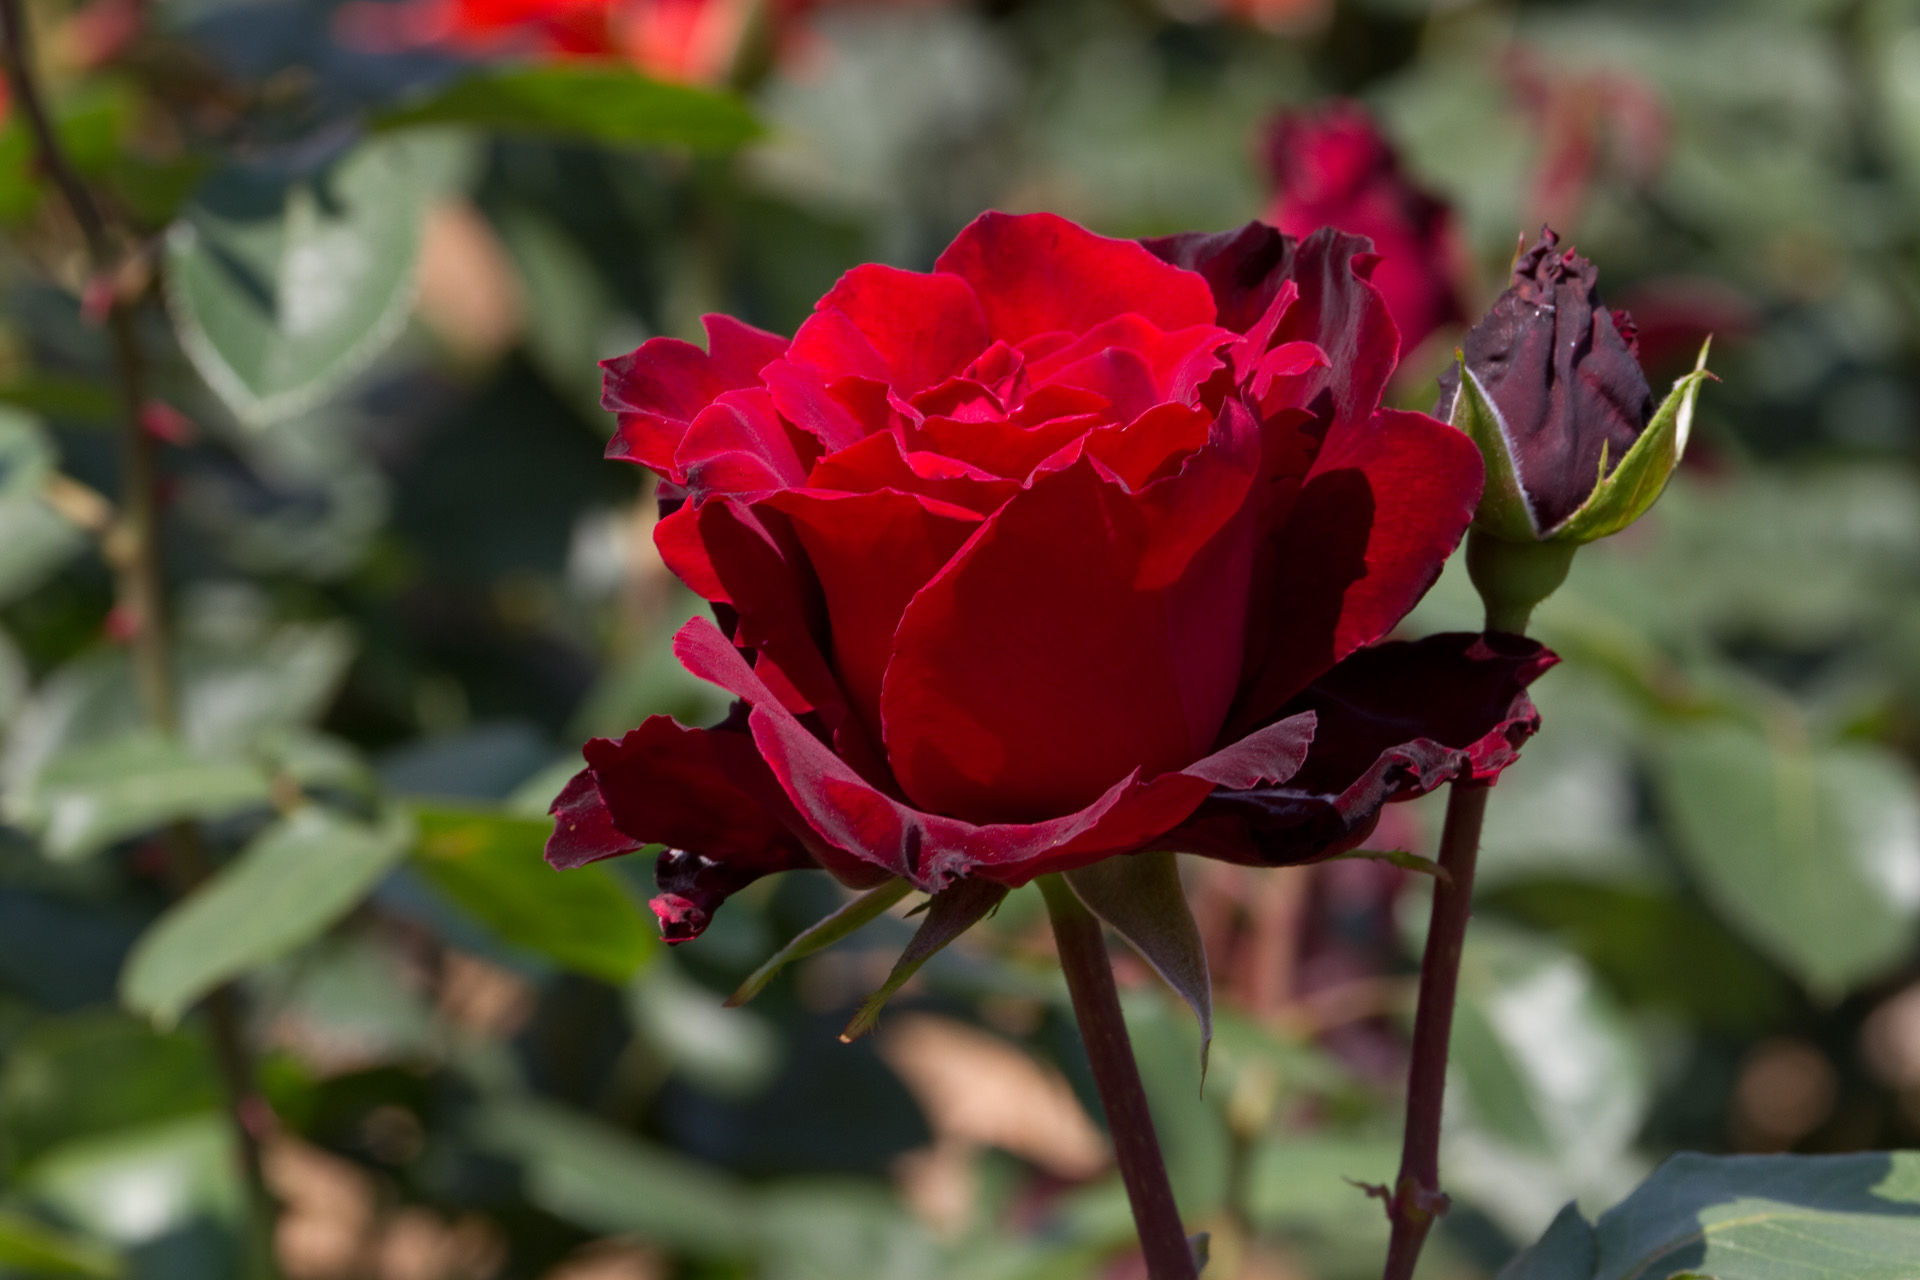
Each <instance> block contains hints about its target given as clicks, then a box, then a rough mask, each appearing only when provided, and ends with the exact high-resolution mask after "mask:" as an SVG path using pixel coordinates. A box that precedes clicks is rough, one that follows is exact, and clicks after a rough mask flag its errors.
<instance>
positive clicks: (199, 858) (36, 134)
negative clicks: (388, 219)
mask: <svg viewBox="0 0 1920 1280" xmlns="http://www.w3.org/2000/svg"><path fill="white" fill-rule="evenodd" d="M0 41H4V43H3V44H0V69H4V72H5V76H6V83H7V89H8V92H9V96H10V99H11V101H12V103H13V105H14V108H15V109H16V110H18V111H19V112H20V114H21V116H22V118H23V119H24V120H25V121H26V127H27V132H28V135H29V136H30V138H31V139H32V145H33V153H34V161H35V164H36V165H37V166H38V168H39V170H40V172H41V173H43V174H44V175H45V176H46V177H47V179H48V180H49V181H50V182H52V183H53V185H54V187H55V189H56V190H57V191H58V192H59V193H60V197H61V199H62V201H63V202H64V203H65V204H66V206H67V209H68V211H69V212H70V213H71V214H72V216H73V220H74V222H75V224H76V225H78V226H79V228H80V233H81V235H82V236H83V237H84V238H85V240H86V246H87V259H88V267H89V269H90V270H91V272H92V274H93V277H94V278H95V279H96V280H100V279H107V278H110V277H111V276H112V274H113V273H114V270H115V268H116V265H117V264H116V261H115V252H116V251H115V247H114V240H113V236H112V234H111V231H110V228H109V226H108V223H107V219H106V216H105V215H104V214H103V213H102V211H101V208H100V205H99V204H98V202H96V201H95V200H94V198H93V193H92V192H91V191H90V190H88V188H87V186H86V184H85V183H84V182H82V181H81V180H80V178H79V176H78V174H76V173H75V172H74V169H73V166H72V165H71V164H70V163H68V160H67V157H66V153H65V152H64V151H63V150H62V148H61V145H60V139H59V137H58V135H57V134H56V133H55V132H54V129H53V124H52V121H51V118H50V117H49V116H48V114H47V109H46V103H45V100H44V98H43V97H42V95H41V93H40V86H39V82H38V79H37V77H36V76H35V74H34V64H33V51H32V45H31V34H30V32H29V29H28V25H27V15H26V13H25V11H24V9H23V7H22V4H21V0H0ZM106 327H107V333H108V338H109V341H110V343H111V346H112V350H113V368H114V381H115V386H116V388H117V389H118V392H119V399H120V410H121V477H120V482H121V490H122V492H121V501H120V512H119V519H118V521H117V522H115V523H114V525H113V526H112V527H111V528H109V529H108V530H107V531H106V533H105V536H104V539H103V552H104V554H105V556H106V558H107V560H108V563H109V564H111V565H112V567H113V569H114V573H115V577H116V582H117V587H118V595H119V604H120V608H121V609H122V610H123V611H124V613H125V616H126V620H127V622H128V623H129V624H130V628H131V631H132V645H131V647H132V654H133V666H134V675H135V680H136V683H137V685H138V688H139V693H140V700H141V705H142V707H143V709H144V710H145V712H146V716H147V719H148V721H149V722H150V723H151V724H152V725H153V726H154V728H156V729H158V730H160V731H161V732H162V733H165V734H168V735H170V736H171V735H174V734H177V733H178V732H179V728H180V723H179V721H180V714H179V698H178V692H177V690H176V688H175V685H174V675H173V642H172V635H171V633H170V629H169V627H168V622H167V616H166V608H165V577H164V574H163V572H162V567H161V563H160V483H159V480H160V469H159V460H158V458H157V457H156V443H155V440H154V438H153V435H152V433H151V432H149V431H148V430H147V429H146V426H145V424H144V423H143V421H142V410H143V407H144V405H145V400H146V391H145V361H144V360H143V359H142V357H141V352H140V343H139V336H138V334H137V333H136V332H135V328H134V317H133V314H132V311H131V310H130V308H129V307H128V305H127V303H126V300H125V299H123V298H121V297H119V296H118V294H117V293H116V294H115V295H114V296H113V297H112V301H111V304H110V306H109V307H108V310H107V315H106ZM168 842H169V845H170V852H171V861H172V865H173V873H174V884H175V890H176V892H177V893H179V894H180V896H182V897H184V896H186V895H187V894H189V893H192V892H193V891H194V890H195V889H197V888H198V887H199V886H200V884H201V883H203V882H204V881H205V880H206V878H207V876H208V874H209V863H208V859H207V856H206V851H205V849H204V847H203V845H202V842H201V836H200V831H199V828H198V827H197V826H196V825H195V824H193V823H191V822H179V823H175V824H174V825H173V826H172V827H171V828H170V829H169V831H168ZM206 1016H207V1026H208V1035H209V1038H210V1040H211V1042H212V1050H213V1057H214V1062H215V1066H216V1069H217V1070H218V1072H219V1074H220V1077H221V1083H222V1085H223V1087H224V1089H225V1092H226V1095H227V1103H228V1106H227V1111H228V1115H229V1118H230V1120H231V1124H232V1128H233V1134H234V1140H235V1145H236V1148H237V1150H238V1153H239V1156H240V1161H241V1166H242V1168H241V1172H242V1175H243V1176H244V1178H245V1183H246V1188H247V1192H248V1196H249V1199H250V1201H251V1204H252V1208H253V1213H252V1214H251V1221H250V1224H249V1225H250V1234H251V1238H250V1239H249V1240H248V1242H247V1252H248V1255H249V1258H248V1263H249V1269H250V1271H251V1273H252V1274H254V1275H256V1276H260V1277H265V1278H271V1277H273V1276H275V1275H277V1274H278V1268H277V1267H276V1265H275V1262H274V1256H273V1237H274V1223H275V1216H276V1210H275V1205H274V1201H273V1196H272V1193H271V1191H270V1190H269V1189H268V1187H267V1183H266V1177H265V1172H264V1169H263V1166H262V1162H261V1152H260V1137H259V1133H258V1132H257V1130H258V1129H259V1128H260V1124H259V1123H258V1122H259V1119H260V1117H261V1116H262V1115H263V1114H264V1104H263V1102H262V1100H261V1097H260V1093H259V1089H258V1087H257V1084H256V1072H255V1070H254V1064H253V1060H252V1056H251V1054H250V1053H249V1052H248V1048H247V1044H246V1037H245V1035H244V1033H243V1030H242V1017H241V1013H240V1000H239V993H238V992H237V991H236V990H235V989H234V988H233V987H232V986H231V985H230V984H229V985H227V986H223V987H221V988H219V989H218V990H216V991H215V992H214V993H213V994H212V995H211V996H209V997H208V999H207V1002H206Z"/></svg>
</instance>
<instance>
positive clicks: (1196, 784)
mask: <svg viewBox="0 0 1920 1280" xmlns="http://www.w3.org/2000/svg"><path fill="white" fill-rule="evenodd" d="M674 650H675V652H676V653H678V654H679V655H680V658H681V661H682V662H684V663H685V664H686V666H687V669H688V670H689V671H692V672H694V673H695V674H697V675H700V676H702V677H704V678H705V679H708V680H711V681H713V682H714V683H716V684H718V685H720V686H721V687H722V688H725V689H729V690H732V691H733V692H735V693H736V694H738V695H739V696H740V697H742V698H743V699H745V700H746V701H747V702H750V703H752V704H753V706H754V710H753V712H752V715H751V716H750V718H749V724H750V725H751V728H752V731H753V736H754V741H755V743H756V744H757V746H758V748H759V750H760V753H761V758H762V759H763V760H764V761H765V762H766V764H767V766H768V768H769V769H770V771H771V773H772V775H773V777H774V778H775V779H776V780H777V781H778V782H779V784H780V785H781V786H782V788H784V790H785V793H786V795H787V797H788V799H789V800H790V801H791V802H792V803H793V804H794V806H795V807H796V809H797V811H798V812H799V813H800V815H802V817H803V818H804V819H805V821H806V822H807V823H808V824H809V826H810V827H811V829H812V832H813V834H814V835H815V837H816V838H817V839H818V841H819V842H820V843H819V846H817V847H816V848H815V850H814V852H815V856H816V857H817V858H818V859H819V860H820V861H821V862H823V863H825V864H826V865H828V866H829V867H830V868H831V869H833V870H835V872H836V874H839V875H841V876H842V878H843V879H849V880H852V879H853V878H854V874H855V873H853V872H850V871H848V870H847V869H846V867H845V866H842V865H840V864H839V863H837V862H836V861H835V859H845V860H848V861H849V862H851V863H852V864H853V865H854V866H855V867H859V866H861V865H862V864H864V867H865V868H869V869H871V870H870V871H869V874H871V875H875V876H878V875H884V874H896V875H903V876H906V877H908V878H910V879H912V880H913V882H914V883H915V884H916V885H918V886H919V887H920V888H922V889H925V890H927V891H928V892H938V891H939V890H941V889H943V888H945V887H946V886H947V885H948V884H949V883H950V882H951V881H952V880H953V879H955V878H956V877H960V876H969V875H971V876H978V877H981V878H985V879H989V880H994V881H997V882H999V883H1003V884H1023V883H1025V882H1026V881H1027V880H1029V879H1031V878H1032V877H1034V876H1036V875H1039V874H1042V873H1043V872H1049V871H1063V870H1070V869H1072V868H1073V867H1076V866H1084V865H1086V864H1087V863H1089V862H1093V861H1097V860H1098V859H1100V858H1102V857H1106V856H1110V855H1113V854H1120V853H1129V852H1133V851H1135V850H1137V849H1140V848H1142V847H1145V846H1146V845H1148V844H1150V843H1153V842H1155V841H1157V840H1158V838H1159V837H1160V836H1161V835H1162V834H1163V833H1165V832H1167V831H1169V830H1171V829H1172V828H1173V827H1175V826H1176V825H1177V824H1179V823H1180V822H1181V821H1182V819H1184V818H1186V817H1187V816H1188V815H1189V814H1191V813H1192V812H1193V811H1194V809H1195V807H1196V806H1197V805H1199V804H1200V803H1201V801H1202V800H1204V799H1205V797H1206V796H1207V794H1208V793H1209V792H1211V791H1213V790H1214V789H1215V788H1216V787H1220V786H1230V787H1238V788H1247V787H1255V786H1262V785H1269V784H1273V783H1281V782H1285V781H1287V780H1288V779H1289V778H1291V777H1292V776H1293V775H1294V773H1295V772H1296V771H1297V770H1298V769H1299V768H1300V765H1301V763H1302V762H1303V761H1304V760H1305V759H1307V758H1308V746H1309V743H1310V742H1311V740H1312V738H1313V732H1314V729H1313V717H1312V716H1311V715H1300V716H1295V717H1292V718H1291V719H1288V720H1285V721H1282V722H1279V723H1276V724H1272V725H1268V726H1267V727H1266V728H1264V729H1261V730H1259V731H1258V732H1256V733H1254V734H1251V735H1249V736H1248V737H1247V738H1246V739H1244V740H1242V741H1240V742H1236V743H1234V744H1232V745H1231V746H1229V747H1227V748H1226V749H1224V750H1222V751H1219V752H1216V753H1214V754H1212V755H1209V756H1207V757H1205V758H1204V759H1202V760H1199V761H1197V762H1195V763H1194V764H1191V765H1189V766H1187V767H1186V768H1185V769H1183V770H1181V771H1179V772H1177V773H1171V774H1165V775H1162V776H1160V777H1158V778H1154V779H1151V780H1149V781H1145V782H1143V781H1141V780H1140V778H1139V775H1138V771H1134V772H1133V773H1130V774H1129V775H1128V776H1126V777H1124V778H1122V779H1120V780H1119V781H1117V782H1115V783H1114V784H1113V785H1112V786H1111V787H1109V788H1107V790H1106V791H1105V792H1104V793H1103V794H1101V795H1100V796H1099V797H1097V798H1096V799H1095V800H1094V801H1093V802H1092V803H1091V804H1089V805H1087V806H1086V807H1084V808H1083V809H1081V810H1079V811H1078V812H1075V813H1070V814H1066V815H1064V816H1062V817H1058V818H1053V819H1050V820H1048V821H1045V822H1038V823H1030V824H1013V823H1008V824H996V825H987V826H976V825H974V824H972V823H968V822H963V821H961V820H959V819H956V818H949V817H943V816H940V815H936V814H928V813H922V812H920V811H918V810H916V809H913V808H911V807H909V806H908V805H906V804H903V803H901V802H900V801H899V800H898V799H896V798H895V797H893V796H890V795H888V794H886V793H885V792H883V791H880V790H878V789H876V788H875V787H873V786H871V785H870V784H869V783H868V782H867V781H866V780H865V779H863V778H861V777H860V775H859V774H857V773H856V772H854V770H853V769H851V768H849V767H848V765H847V763H846V761H844V760H842V759H840V758H839V757H838V756H836V755H835V754H834V752H833V751H832V749H830V748H829V747H828V746H827V744H826V743H824V742H822V741H820V739H818V738H817V737H815V736H814V735H813V734H811V733H809V732H807V730H806V728H805V727H804V726H803V725H802V724H801V722H800V720H799V718H798V717H796V716H795V715H794V714H793V713H792V712H790V711H788V710H787V709H786V708H785V707H783V706H781V705H780V702H779V700H778V699H776V698H774V697H773V696H772V693H771V691H770V690H768V689H767V687H766V686H765V685H764V684H763V683H762V682H761V681H760V679H759V677H758V676H757V675H756V674H755V673H754V672H753V671H752V670H751V669H750V668H749V667H748V666H747V664H746V661H745V660H744V659H743V658H742V657H741V656H740V654H739V652H738V651H737V650H735V649H734V647H733V646H732V645H731V644H730V643H728V641H727V639H726V637H725V636H723V635H721V634H720V632H719V631H718V630H716V629H715V628H714V627H713V625H712V624H711V623H709V622H707V621H706V620H704V619H698V618H696V619H694V620H693V621H692V622H689V623H688V624H687V625H686V626H685V627H683V628H682V629H681V631H680V634H679V635H678V636H677V637H676V638H675V640H674Z"/></svg>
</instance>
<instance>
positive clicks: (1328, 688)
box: [1167, 634, 1559, 866]
mask: <svg viewBox="0 0 1920 1280" xmlns="http://www.w3.org/2000/svg"><path fill="white" fill-rule="evenodd" d="M1558 661H1559V659H1558V658H1557V657H1555V656H1554V654H1553V653H1552V652H1551V651H1550V650H1548V649H1545V648H1543V647H1541V646H1540V645H1538V644H1535V643H1534V642H1533V641H1531V640H1523V639H1520V638H1519V637H1515V636H1499V635H1494V636H1479V635H1468V634H1451V635H1439V636H1430V637H1428V638H1426V639H1424V640H1417V641H1412V642H1398V643H1393V644H1383V645H1378V646H1376V647H1374V648H1371V649H1363V650H1361V651H1360V652H1358V653H1356V654H1354V655H1353V656H1352V657H1350V658H1348V659H1347V660H1346V661H1345V662H1343V663H1341V664H1340V665H1339V666H1337V667H1335V668H1334V669H1333V670H1332V671H1329V672H1328V673H1327V674H1326V675H1325V676H1323V677H1321V678H1320V679H1319V680H1317V681H1315V682H1314V683H1313V685H1312V686H1310V687H1309V688H1308V689H1307V690H1306V691H1305V692H1303V693H1302V694H1301V695H1300V696H1299V697H1298V698H1296V699H1294V700H1293V701H1292V702H1291V703H1289V704H1288V706H1287V708H1286V709H1287V711H1288V712H1289V713H1290V714H1294V715H1298V714H1301V713H1303V712H1312V713H1314V714H1315V715H1317V716H1318V718H1319V726H1320V727H1319V730H1318V732H1317V733H1316V735H1315V737H1314V740H1313V747H1312V750H1311V751H1309V753H1308V755H1307V760H1306V763H1305V764H1304V765H1303V766H1302V767H1301V769H1300V771H1299V772H1298V773H1296V774H1295V775H1294V776H1293V777H1292V778H1290V779H1288V781H1287V782H1286V784H1285V785H1283V786H1278V787H1250V788H1231V787H1229V788H1223V789H1222V790H1220V791H1216V792H1215V793H1214V794H1213V795H1212V796H1210V797H1208V799H1207V800H1206V802H1205V803H1204V804H1202V805H1201V806H1200V808H1199V809H1198V810H1197V811H1196V812H1195V813H1194V815H1193V817H1192V818H1191V819H1189V820H1188V821H1187V822H1185V823H1183V824H1182V825H1181V827H1180V829H1179V830H1178V831H1175V832H1174V833H1173V834H1172V835H1171V836H1170V837H1169V838H1168V841H1167V847H1168V848H1174V849H1179V850H1181V851H1184V852H1190V853H1198V854H1204V855H1206V856H1208V857H1213V858H1221V859H1224V860H1226V861H1229V862H1244V863H1249V864H1264V865H1270V866H1277V865H1282V864H1289V863H1298V862H1310V861H1313V860H1314V859H1317V858H1322V857H1328V856H1331V855H1332V854H1335V853H1340V852H1343V851H1344V850H1347V849H1351V848H1353V847H1355V846H1356V845H1358V844H1359V843H1360V842H1361V841H1362V840H1365V839H1366V837H1367V835H1368V834H1369V833H1370V832H1371V831H1372V830H1373V825H1374V823H1375V822H1376V821H1377V820H1378V819H1379V816H1380V809H1381V807H1382V806H1383V805H1386V804H1388V803H1390V802H1392V801H1396V800H1408V799H1412V798H1413V797H1415V796H1419V795H1424V794H1426V793H1427V792H1429V791H1431V790H1433V789H1434V788H1435V787H1438V786H1440V785H1442V784H1444V783H1447V782H1452V781H1455V780H1464V779H1471V780H1474V781H1478V782H1491V781H1493V780H1494V779H1495V778H1497V777H1498V776H1499V775H1500V771H1501V770H1503V769H1505V768H1506V767H1507V766H1508V765H1510V764H1512V763H1513V762H1514V761H1515V760H1516V759H1518V758H1519V754H1520V746H1521V744H1522V743H1524V742H1525V741H1526V740H1527V739H1528V738H1529V737H1531V736H1532V735H1533V734H1534V732H1535V731H1536V730H1538V729H1539V727H1540V715H1539V713H1538V712H1537V711H1535V710H1534V707H1533V702H1532V701H1531V700H1530V699H1529V698H1528V697H1527V695H1526V692H1525V690H1526V687H1527V685H1529V684H1531V683H1532V682H1533V681H1534V680H1535V679H1537V678H1538V677H1539V676H1540V675H1541V674H1542V673H1543V672H1545V671H1546V670H1547V669H1548V668H1550V667H1552V666H1553V665H1554V664H1555V663H1556V662H1558Z"/></svg>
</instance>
